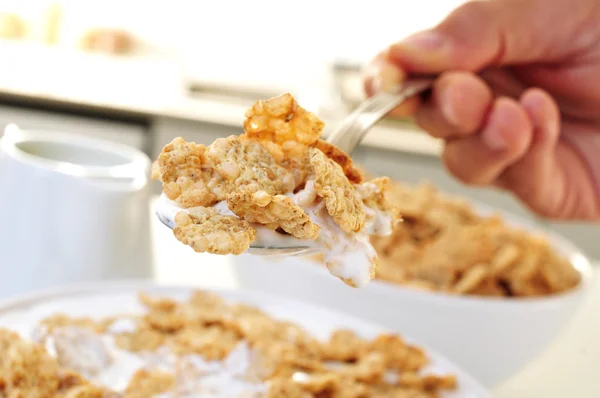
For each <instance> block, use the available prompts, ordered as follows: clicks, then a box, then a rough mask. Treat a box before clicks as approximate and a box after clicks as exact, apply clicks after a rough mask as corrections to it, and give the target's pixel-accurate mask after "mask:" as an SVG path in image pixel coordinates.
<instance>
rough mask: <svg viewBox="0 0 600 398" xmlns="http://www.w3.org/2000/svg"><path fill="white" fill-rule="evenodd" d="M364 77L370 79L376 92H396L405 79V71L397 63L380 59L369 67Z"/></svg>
mask: <svg viewBox="0 0 600 398" xmlns="http://www.w3.org/2000/svg"><path fill="white" fill-rule="evenodd" d="M364 78H365V79H368V80H370V82H371V83H370V84H371V88H372V90H373V91H374V92H376V93H378V92H388V93H393V92H395V91H396V90H397V89H398V87H399V86H400V83H402V82H403V81H404V73H403V72H402V71H401V70H400V69H399V68H398V67H397V66H395V65H392V64H390V63H389V62H386V61H382V60H380V61H378V62H375V63H373V64H371V65H369V66H368V67H367V69H366V70H365V72H364Z"/></svg>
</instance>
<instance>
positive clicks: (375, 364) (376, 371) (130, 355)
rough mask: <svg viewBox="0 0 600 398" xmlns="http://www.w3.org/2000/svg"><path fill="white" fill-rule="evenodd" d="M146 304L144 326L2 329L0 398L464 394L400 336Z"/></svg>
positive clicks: (96, 323)
mask: <svg viewBox="0 0 600 398" xmlns="http://www.w3.org/2000/svg"><path fill="white" fill-rule="evenodd" d="M140 302H141V303H142V304H143V306H144V307H145V311H144V312H143V313H140V314H137V315H122V316H116V317H111V318H106V319H94V320H92V319H85V320H84V319H80V318H70V317H68V316H65V315H61V314H56V315H54V316H52V317H50V318H49V319H47V320H44V321H42V322H40V323H39V324H38V325H37V328H36V330H35V333H34V340H33V341H32V342H29V341H25V340H23V339H22V338H21V337H20V336H18V335H16V334H14V333H12V332H9V331H6V330H0V396H2V397H32V398H35V397H39V398H46V397H57V398H83V397H91V398H96V397H97V398H151V397H155V398H158V397H160V398H185V397H190V398H191V397H199V396H203V397H215V398H218V397H223V398H238V397H239V398H242V397H243V398H284V397H291V398H295V397H298V398H311V397H318V398H341V397H354V398H360V397H365V398H367V397H374V398H386V397H413V398H437V397H440V394H441V393H442V392H444V391H453V390H455V389H456V388H457V380H456V377H455V376H454V375H451V374H434V373H431V372H428V371H427V369H426V367H427V366H428V362H429V361H428V358H427V356H426V354H425V352H424V351H423V350H422V349H420V348H419V347H416V346H414V345H411V344H409V343H407V342H406V341H404V340H403V339H402V338H400V337H399V336H397V335H393V334H382V335H379V336H377V337H375V338H373V339H366V338H363V337H361V336H358V335H357V334H355V333H354V332H353V331H350V330H343V329H342V330H337V331H335V332H334V333H333V334H332V335H331V336H330V337H329V338H328V339H327V340H320V339H317V338H315V337H313V336H312V335H311V334H310V333H309V332H307V331H306V330H304V329H303V328H302V327H300V326H298V325H295V324H293V323H290V322H288V321H283V320H277V319H274V318H273V317H271V316H269V315H268V314H266V313H264V312H262V311H261V310H259V309H257V308H253V307H249V306H246V305H240V304H235V303H229V302H226V301H224V300H223V299H221V298H220V297H219V296H217V295H214V294H212V293H208V292H201V291H198V292H195V293H194V294H192V295H191V297H189V298H188V299H186V300H184V301H175V300H172V299H170V298H159V297H152V296H148V295H145V294H141V295H140ZM150 335H153V336H155V337H153V338H144V336H150ZM65 336H71V338H68V339H64V338H63V337H65ZM59 340H60V343H59ZM132 341H135V344H133V345H132V344H131V343H132ZM157 342H158V344H157ZM59 346H60V347H59ZM65 352H66V353H68V355H65V354H64V353H65ZM61 353H62V354H61Z"/></svg>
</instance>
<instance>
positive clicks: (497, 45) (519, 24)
mask: <svg viewBox="0 0 600 398" xmlns="http://www.w3.org/2000/svg"><path fill="white" fill-rule="evenodd" d="M594 3H597V2H593V1H590V2H573V1H572V0H557V1H554V2H553V3H552V7H548V4H547V1H546V0H489V1H471V2H468V3H466V4H464V5H463V6H461V7H459V8H457V9H456V10H455V11H454V12H453V13H451V14H450V15H449V16H448V17H447V18H446V19H445V20H444V21H442V22H441V23H440V24H439V25H438V26H437V27H435V28H434V29H432V30H429V31H425V32H421V33H417V34H416V35H413V36H411V37H409V38H407V39H406V40H404V41H402V42H400V43H398V44H396V45H393V46H392V47H391V48H390V59H391V60H392V61H393V62H394V63H396V64H398V65H400V66H401V67H402V68H403V69H405V70H408V71H410V72H421V73H439V72H442V71H446V70H449V69H461V70H469V71H477V70H481V69H483V68H486V67H489V66H493V65H507V64H524V63H530V62H553V61H560V60H563V59H566V58H570V57H572V56H574V55H576V54H579V53H580V52H581V51H582V50H584V49H586V48H588V47H589V46H591V45H593V43H594V41H595V40H596V39H595V37H594V36H593V35H589V34H588V35H586V34H585V32H586V29H584V27H585V26H588V27H589V28H590V29H591V30H593V29H594V25H595V24H596V21H593V18H590V15H594V14H593V12H594V9H595V8H596V7H598V4H594ZM596 12H597V11H596ZM565 15H568V16H569V18H564V16H565ZM595 15H597V14H595ZM554 26H560V29H555V28H552V27H554Z"/></svg>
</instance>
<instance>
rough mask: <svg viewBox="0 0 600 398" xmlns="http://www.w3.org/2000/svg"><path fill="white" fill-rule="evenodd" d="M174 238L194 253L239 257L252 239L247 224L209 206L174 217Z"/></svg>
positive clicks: (254, 235) (254, 233)
mask: <svg viewBox="0 0 600 398" xmlns="http://www.w3.org/2000/svg"><path fill="white" fill-rule="evenodd" d="M175 223H176V225H177V226H176V227H175V228H173V233H174V235H175V237H176V238H177V239H178V240H179V241H181V242H182V243H184V244H186V245H188V246H190V247H191V248H192V249H194V250H195V251H196V252H198V253H204V252H207V253H213V254H241V253H243V252H245V251H246V250H248V247H250V243H251V242H252V241H253V240H254V239H255V238H256V231H255V230H254V228H252V227H251V226H250V224H249V223H248V221H246V220H242V219H240V218H237V217H234V216H225V215H222V214H220V213H219V211H218V210H217V209H215V208H212V207H194V208H192V209H190V211H189V213H185V212H180V213H178V214H177V215H176V216H175Z"/></svg>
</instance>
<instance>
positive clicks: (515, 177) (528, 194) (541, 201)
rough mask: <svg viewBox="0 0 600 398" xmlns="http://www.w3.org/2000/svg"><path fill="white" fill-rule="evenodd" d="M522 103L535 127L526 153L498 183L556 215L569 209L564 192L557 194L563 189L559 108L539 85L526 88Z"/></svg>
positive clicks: (549, 213)
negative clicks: (557, 153)
mask: <svg viewBox="0 0 600 398" xmlns="http://www.w3.org/2000/svg"><path fill="white" fill-rule="evenodd" d="M520 103H521V105H522V107H523V109H524V110H525V112H526V113H527V116H528V118H529V120H530V121H531V124H532V127H533V136H532V140H531V144H530V146H529V150H528V151H527V153H526V154H525V155H524V156H523V157H522V158H521V159H519V160H518V161H517V162H515V163H514V164H513V165H511V166H510V167H508V168H507V169H506V170H505V171H504V172H503V173H502V175H501V176H500V177H499V178H498V184H497V185H499V186H500V187H502V188H504V189H508V190H510V191H512V192H513V193H514V194H515V195H516V196H517V197H518V198H519V199H521V200H522V201H523V202H524V203H526V204H527V205H528V206H529V207H531V208H532V209H533V210H535V211H536V212H538V213H540V214H542V215H546V216H550V215H552V216H557V215H558V213H560V212H562V211H564V210H566V209H565V208H564V206H561V201H562V199H563V198H562V196H563V195H556V193H557V192H564V188H563V187H562V186H560V185H561V184H564V180H563V179H562V178H560V177H561V172H560V170H559V167H558V165H557V163H556V156H555V150H556V144H557V142H558V137H559V133H560V114H559V110H558V107H557V105H556V103H555V102H554V100H553V99H552V97H551V96H550V95H549V94H548V93H546V92H545V91H543V90H540V89H537V88H533V89H529V90H527V91H525V93H524V94H523V95H522V96H521V99H520ZM561 207H562V209H561Z"/></svg>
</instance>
